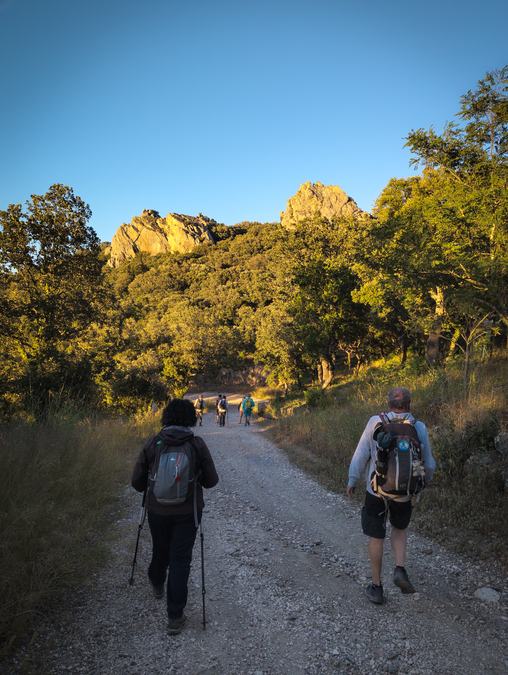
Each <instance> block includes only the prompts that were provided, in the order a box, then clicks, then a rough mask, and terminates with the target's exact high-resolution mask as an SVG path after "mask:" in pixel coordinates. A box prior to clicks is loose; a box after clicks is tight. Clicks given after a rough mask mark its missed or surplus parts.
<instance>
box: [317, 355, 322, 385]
mask: <svg viewBox="0 0 508 675" xmlns="http://www.w3.org/2000/svg"><path fill="white" fill-rule="evenodd" d="M317 381H318V384H319V386H320V387H322V386H323V364H322V363H321V361H320V362H319V363H318V364H317Z"/></svg>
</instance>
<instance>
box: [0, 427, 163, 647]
mask: <svg viewBox="0 0 508 675" xmlns="http://www.w3.org/2000/svg"><path fill="white" fill-rule="evenodd" d="M151 426H153V420H149V419H148V420H143V421H139V422H135V423H126V422H125V421H123V420H94V419H80V418H79V417H76V416H74V415H67V416H64V415H60V416H56V417H52V418H50V419H49V420H48V421H47V422H46V423H44V424H19V425H16V426H12V427H11V428H8V429H6V430H4V431H3V432H2V434H1V436H0V475H1V476H2V479H3V486H2V490H1V491H0V533H1V536H0V570H1V581H0V597H1V598H2V603H1V605H0V607H1V608H0V639H1V640H2V643H3V648H2V651H3V653H6V652H8V651H9V650H10V648H12V646H13V645H14V644H15V642H16V640H17V639H18V638H20V637H22V636H25V635H27V634H28V633H29V631H30V629H31V628H32V627H33V626H34V625H35V624H36V621H37V617H38V616H39V615H40V614H41V613H43V612H45V611H47V609H48V607H51V606H52V605H54V604H55V603H56V602H57V601H58V600H59V599H61V598H62V597H63V596H64V595H65V593H66V592H68V591H69V590H71V589H72V588H74V587H76V586H77V585H78V584H79V583H80V582H82V581H83V580H84V579H85V578H86V577H87V576H88V575H89V574H90V572H92V571H93V570H94V569H97V567H98V566H100V565H101V564H102V563H103V562H104V560H105V558H106V556H107V544H106V542H107V539H108V530H109V528H110V527H111V523H112V522H114V520H115V518H114V516H115V512H116V509H118V507H119V495H120V493H121V488H122V487H123V486H125V485H126V484H127V483H128V480H129V473H130V470H131V468H132V462H133V458H134V456H135V452H136V448H137V447H139V444H140V441H141V439H142V438H144V437H146V436H147V435H148V434H149V433H150V427H151Z"/></svg>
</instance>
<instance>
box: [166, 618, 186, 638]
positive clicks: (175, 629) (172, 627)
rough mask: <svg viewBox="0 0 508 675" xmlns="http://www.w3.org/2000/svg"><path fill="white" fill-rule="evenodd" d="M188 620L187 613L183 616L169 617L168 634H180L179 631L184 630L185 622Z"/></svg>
mask: <svg viewBox="0 0 508 675" xmlns="http://www.w3.org/2000/svg"><path fill="white" fill-rule="evenodd" d="M186 621H187V617H186V616H185V614H182V616H178V617H176V618H173V619H171V618H169V619H168V634H169V635H178V633H181V632H182V628H183V627H184V626H185V622H186Z"/></svg>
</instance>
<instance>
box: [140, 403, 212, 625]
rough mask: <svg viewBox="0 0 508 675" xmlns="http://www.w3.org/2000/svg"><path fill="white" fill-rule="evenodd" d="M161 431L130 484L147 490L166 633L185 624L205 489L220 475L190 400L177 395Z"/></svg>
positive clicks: (153, 577) (155, 584)
mask: <svg viewBox="0 0 508 675" xmlns="http://www.w3.org/2000/svg"><path fill="white" fill-rule="evenodd" d="M162 425H163V428H162V429H161V431H160V432H159V433H158V434H157V435H156V436H154V437H153V438H150V439H149V440H148V441H147V442H146V443H145V445H144V446H143V449H142V450H141V452H140V453H139V457H138V460H137V462H136V465H135V467H134V472H133V474H132V486H133V487H134V488H135V489H136V490H137V491H138V492H144V491H145V490H147V494H146V499H147V511H148V524H149V526H150V532H151V535H152V544H153V548H152V561H151V563H150V566H149V568H148V578H149V580H150V583H151V584H152V588H153V593H154V595H155V597H156V598H159V599H161V598H162V597H163V595H164V582H165V580H166V575H167V573H168V567H169V575H168V583H167V593H166V595H167V609H168V632H169V633H170V634H171V635H176V634H177V633H179V632H180V631H181V630H182V628H183V626H184V624H185V620H186V619H185V614H184V613H183V610H184V608H185V605H186V604H187V582H188V579H189V572H190V565H191V560H192V549H193V546H194V540H195V538H196V532H197V528H198V525H199V523H200V521H201V514H202V512H203V505H204V502H203V489H202V488H203V487H204V488H212V487H214V485H217V483H218V481H219V478H218V476H217V471H216V470H215V465H214V463H213V459H212V457H211V455H210V451H209V450H208V448H207V446H206V443H205V442H204V441H203V439H202V438H200V437H199V436H194V434H193V433H192V431H191V429H190V427H194V426H196V411H195V409H194V406H193V405H192V402H191V401H188V400H183V399H173V400H172V401H171V402H170V403H169V404H168V405H167V406H166V408H165V409H164V411H163V413H162Z"/></svg>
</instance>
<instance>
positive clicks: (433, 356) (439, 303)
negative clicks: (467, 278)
mask: <svg viewBox="0 0 508 675" xmlns="http://www.w3.org/2000/svg"><path fill="white" fill-rule="evenodd" d="M431 297H432V299H433V300H434V302H435V303H436V308H435V310H434V320H433V322H432V328H431V329H430V331H429V336H428V338H427V345H426V350H425V358H426V359H427V363H428V364H429V365H430V366H438V365H439V364H440V362H441V348H440V347H441V345H440V343H441V327H442V325H443V317H444V312H445V306H444V293H443V289H442V288H440V287H439V286H438V287H437V288H436V290H435V291H434V292H432V293H431Z"/></svg>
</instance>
